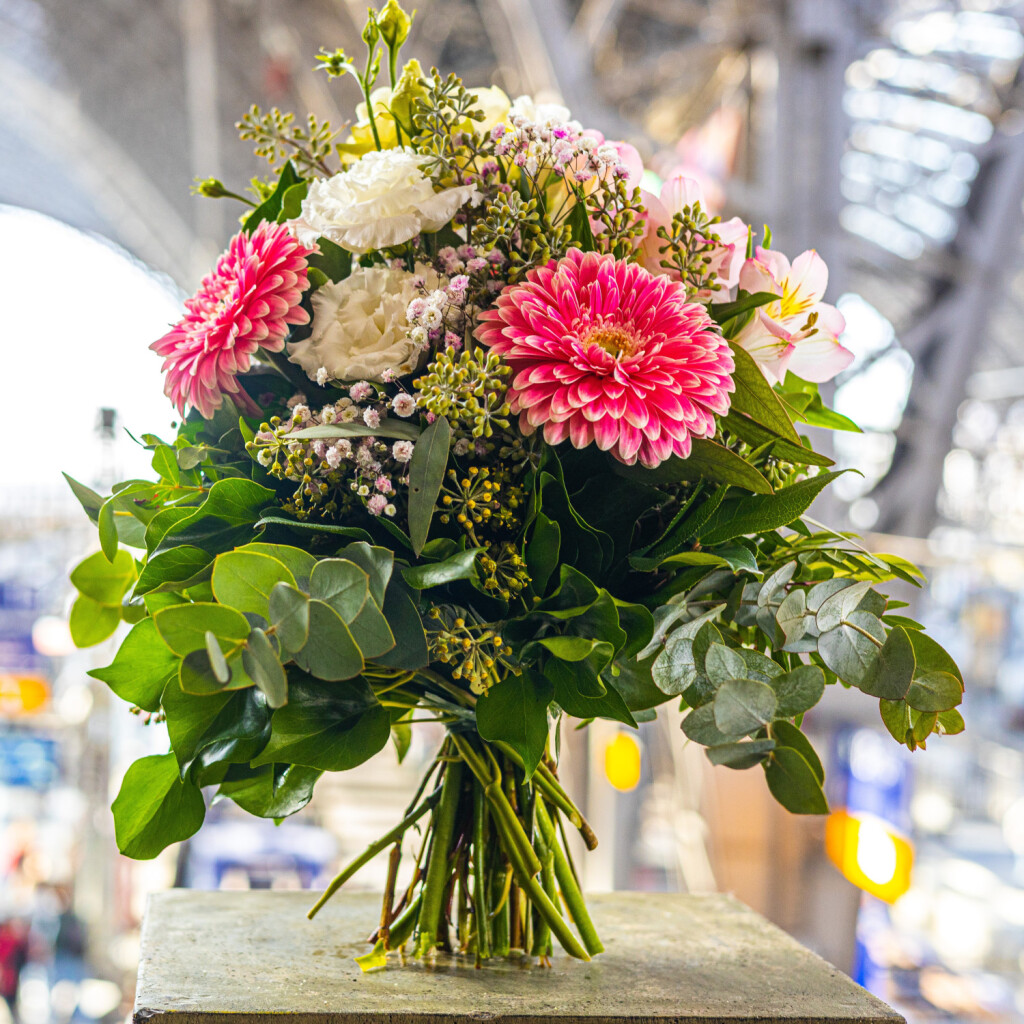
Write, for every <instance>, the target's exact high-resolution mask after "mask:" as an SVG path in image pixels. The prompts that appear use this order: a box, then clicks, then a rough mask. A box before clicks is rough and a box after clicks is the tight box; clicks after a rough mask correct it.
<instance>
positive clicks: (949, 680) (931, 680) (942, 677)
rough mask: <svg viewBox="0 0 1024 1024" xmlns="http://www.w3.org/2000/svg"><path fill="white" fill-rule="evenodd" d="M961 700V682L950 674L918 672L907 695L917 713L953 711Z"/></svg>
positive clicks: (908, 701) (907, 699)
mask: <svg viewBox="0 0 1024 1024" xmlns="http://www.w3.org/2000/svg"><path fill="white" fill-rule="evenodd" d="M894 632H895V630H894ZM961 700H963V690H962V689H961V687H960V680H959V679H957V678H956V676H954V675H950V673H948V672H935V671H931V672H918V673H917V675H915V676H914V681H913V682H912V683H911V684H910V689H909V690H908V691H907V695H906V701H907V703H908V704H909V705H910V707H912V708H913V709H914V710H915V711H951V710H952V709H953V708H955V707H956V706H957V705H958V704H959V703H960V702H961Z"/></svg>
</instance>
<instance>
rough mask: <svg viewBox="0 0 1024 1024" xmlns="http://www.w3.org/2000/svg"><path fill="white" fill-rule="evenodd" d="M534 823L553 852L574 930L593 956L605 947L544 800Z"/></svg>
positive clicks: (556, 872)
mask: <svg viewBox="0 0 1024 1024" xmlns="http://www.w3.org/2000/svg"><path fill="white" fill-rule="evenodd" d="M537 824H538V826H539V827H540V834H541V836H542V837H543V839H544V842H545V844H546V845H547V847H548V849H549V850H550V851H551V853H552V856H553V860H554V869H555V877H556V878H557V879H558V884H559V886H560V887H561V890H562V899H563V900H564V901H565V907H566V909H567V910H568V911H569V916H570V917H571V918H572V920H573V923H574V924H575V925H576V927H577V929H579V933H580V937H581V938H582V939H583V944H584V945H585V946H586V947H587V952H588V953H590V954H591V955H596V954H598V953H600V952H602V951H603V950H604V946H603V944H602V943H601V940H600V938H598V935H597V929H596V928H595V927H594V922H593V921H592V920H591V919H590V914H589V912H588V911H587V905H586V903H585V902H584V901H583V893H582V892H580V887H579V884H578V883H577V881H576V876H575V875H574V873H573V870H572V867H571V866H570V864H569V861H568V860H567V859H566V856H565V854H564V853H563V851H562V847H561V846H560V845H559V843H558V835H557V834H556V832H555V826H554V823H553V822H552V820H551V816H550V815H549V814H548V809H547V808H546V807H545V806H544V801H543V800H538V801H537Z"/></svg>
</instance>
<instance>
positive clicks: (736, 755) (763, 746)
mask: <svg viewBox="0 0 1024 1024" xmlns="http://www.w3.org/2000/svg"><path fill="white" fill-rule="evenodd" d="M774 749H775V740H744V741H743V742H741V743H723V744H721V745H720V746H717V747H708V748H707V750H705V751H704V753H705V754H707V758H708V760H709V761H710V762H711V763H712V764H722V765H725V767H726V768H734V769H737V770H743V769H745V768H753V767H754V765H755V764H761V763H762V762H763V761H764V759H765V758H766V757H767V756H768V755H769V754H770V753H771V752H772V751H773V750H774Z"/></svg>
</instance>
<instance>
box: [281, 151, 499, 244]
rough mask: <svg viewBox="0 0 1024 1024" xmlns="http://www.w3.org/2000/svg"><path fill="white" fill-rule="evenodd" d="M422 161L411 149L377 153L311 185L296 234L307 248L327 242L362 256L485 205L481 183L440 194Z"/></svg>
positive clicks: (294, 223) (295, 224) (294, 227)
mask: <svg viewBox="0 0 1024 1024" xmlns="http://www.w3.org/2000/svg"><path fill="white" fill-rule="evenodd" d="M419 161H420V157H418V156H417V155H416V154H415V153H413V152H412V150H410V149H382V150H380V151H377V150H372V151H371V152H369V153H366V154H365V155H363V156H361V157H360V158H359V159H358V160H357V161H356V162H355V163H354V164H352V165H351V166H350V167H349V168H348V169H347V170H345V171H341V172H340V173H339V174H335V175H333V176H332V177H330V178H319V179H317V180H316V181H313V182H311V183H310V186H309V191H308V193H307V194H306V198H305V199H304V200H303V201H302V212H301V213H300V215H299V217H298V218H297V219H296V220H293V221H291V222H290V224H291V230H292V233H293V234H294V235H295V237H296V238H298V239H299V240H301V241H303V244H304V245H315V244H316V240H317V239H318V238H326V239H328V240H329V241H331V242H334V243H335V245H340V246H341V247H342V248H343V249H348V250H349V252H354V253H359V254H360V255H361V254H363V253H367V252H370V251H371V250H372V249H384V248H387V247H388V246H392V245H400V244H401V243H402V242H408V241H409V239H410V238H415V236H416V235H418V234H420V232H422V231H438V230H440V229H441V228H442V227H444V225H445V224H447V223H448V222H449V221H450V220H451V219H452V217H454V216H455V213H456V211H457V210H458V209H459V207H461V206H464V205H465V204H466V203H468V202H479V198H480V193H479V192H478V190H477V187H476V186H475V185H458V186H456V187H454V188H446V189H442V190H441V191H440V192H435V191H434V186H433V185H432V184H431V181H430V179H429V178H428V177H427V176H426V175H425V174H424V173H423V171H421V170H420V166H419Z"/></svg>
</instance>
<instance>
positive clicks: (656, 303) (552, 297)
mask: <svg viewBox="0 0 1024 1024" xmlns="http://www.w3.org/2000/svg"><path fill="white" fill-rule="evenodd" d="M480 318H481V320H482V321H483V323H482V324H481V326H480V327H479V328H478V329H477V337H478V338H479V339H480V341H482V342H483V343H484V344H486V345H489V346H490V347H491V349H492V351H494V352H497V353H498V354H499V355H502V356H504V357H505V359H506V360H507V362H508V363H509V365H510V366H511V367H512V370H513V375H512V382H511V385H510V387H509V394H510V402H511V405H512V408H513V411H514V412H517V413H519V427H520V429H521V430H522V431H523V433H524V434H532V433H533V432H534V431H535V430H536V429H538V428H543V431H544V440H545V441H547V442H548V444H559V443H560V442H562V441H564V440H565V439H566V438H568V439H569V441H571V442H572V444H573V445H574V446H575V447H576V448H584V447H586V446H587V445H589V444H594V443H596V444H597V446H598V447H599V448H601V449H602V450H604V451H610V452H611V453H612V454H613V455H614V456H615V458H617V459H618V460H619V461H621V462H624V463H626V464H628V465H633V464H635V463H636V461H637V460H638V459H639V461H640V462H641V463H642V464H643V465H644V466H648V467H653V466H657V465H658V464H659V463H661V462H664V461H665V460H666V459H668V458H669V457H671V456H672V455H678V456H680V457H681V458H686V457H687V456H688V455H689V454H690V439H691V437H710V436H711V435H713V434H714V432H715V419H714V415H713V414H714V413H718V414H719V415H724V414H725V413H727V412H728V411H729V392H730V391H732V390H734V385H733V382H732V377H731V374H732V372H733V370H734V369H735V367H734V365H733V360H732V354H731V353H730V351H729V345H728V343H727V342H726V341H725V340H724V339H723V337H722V335H721V334H720V333H718V331H717V329H716V328H715V324H714V322H713V321H712V320H711V317H710V316H708V313H707V310H706V309H705V308H704V307H703V306H701V305H699V304H698V303H694V302H688V301H687V299H686V289H685V288H684V286H683V285H682V284H680V283H679V282H678V281H672V280H670V279H669V278H668V277H665V276H664V275H660V274H659V275H655V274H652V273H650V272H649V271H647V270H645V269H644V268H643V267H641V266H639V265H638V264H636V263H627V262H625V261H624V260H617V259H615V258H614V257H613V256H604V255H601V254H599V253H593V252H591V253H586V254H584V253H583V252H581V251H580V250H579V249H571V250H570V251H569V253H568V255H566V256H565V258H564V259H561V260H559V261H558V262H557V263H555V262H552V263H550V264H549V265H548V266H546V267H539V268H537V269H535V270H531V271H530V272H529V273H528V274H527V275H526V280H525V281H524V282H522V283H520V284H516V285H512V286H510V287H508V288H506V289H505V290H504V291H503V292H502V294H501V295H500V297H499V298H498V303H497V307H496V308H495V309H491V310H488V311H487V312H485V313H482V314H481V315H480Z"/></svg>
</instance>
